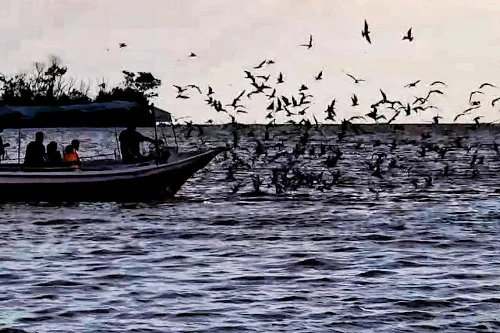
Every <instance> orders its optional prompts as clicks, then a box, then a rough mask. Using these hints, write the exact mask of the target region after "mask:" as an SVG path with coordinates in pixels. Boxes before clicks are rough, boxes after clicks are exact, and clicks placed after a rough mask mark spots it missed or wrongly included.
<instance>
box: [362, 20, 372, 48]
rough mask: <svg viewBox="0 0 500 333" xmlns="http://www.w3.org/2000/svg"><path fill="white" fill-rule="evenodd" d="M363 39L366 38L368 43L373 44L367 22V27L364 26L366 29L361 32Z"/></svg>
mask: <svg viewBox="0 0 500 333" xmlns="http://www.w3.org/2000/svg"><path fill="white" fill-rule="evenodd" d="M361 37H364V38H365V39H366V40H367V41H368V43H370V44H371V43H372V41H371V39H370V31H369V30H368V22H366V20H365V25H364V29H363V30H362V31H361Z"/></svg>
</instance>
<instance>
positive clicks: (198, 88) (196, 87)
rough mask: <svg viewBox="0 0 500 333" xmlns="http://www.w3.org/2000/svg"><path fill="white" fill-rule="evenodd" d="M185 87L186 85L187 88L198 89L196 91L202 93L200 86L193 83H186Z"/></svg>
mask: <svg viewBox="0 0 500 333" xmlns="http://www.w3.org/2000/svg"><path fill="white" fill-rule="evenodd" d="M186 87H187V88H193V89H196V90H198V92H199V93H200V94H203V93H202V92H201V89H200V87H198V86H197V85H195V84H190V85H187V86H186Z"/></svg>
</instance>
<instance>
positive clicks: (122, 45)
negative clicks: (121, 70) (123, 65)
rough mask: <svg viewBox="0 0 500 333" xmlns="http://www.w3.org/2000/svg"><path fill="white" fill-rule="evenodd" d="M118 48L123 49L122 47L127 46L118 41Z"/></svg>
mask: <svg viewBox="0 0 500 333" xmlns="http://www.w3.org/2000/svg"><path fill="white" fill-rule="evenodd" d="M118 45H119V46H120V49H123V48H124V47H127V46H128V45H127V44H126V43H119V44H118Z"/></svg>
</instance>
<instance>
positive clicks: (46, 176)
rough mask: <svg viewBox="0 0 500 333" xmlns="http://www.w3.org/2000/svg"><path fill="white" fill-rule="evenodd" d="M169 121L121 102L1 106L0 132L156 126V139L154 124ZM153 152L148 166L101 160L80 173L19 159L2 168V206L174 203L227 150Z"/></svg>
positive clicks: (152, 109)
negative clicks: (33, 165) (172, 199)
mask: <svg viewBox="0 0 500 333" xmlns="http://www.w3.org/2000/svg"><path fill="white" fill-rule="evenodd" d="M171 119H172V118H171V115H170V113H168V112H167V111H164V110H161V109H158V108H156V107H154V106H153V105H147V106H144V105H140V104H137V103H134V102H125V101H113V102H106V103H89V104H80V105H71V106H57V107H52V106H44V107H39V106H28V107H23V106H5V105H4V106H0V126H1V127H3V128H16V129H18V130H19V133H20V132H21V129H24V128H49V127H94V128H99V127H115V128H116V127H125V126H126V124H128V123H130V121H131V120H133V121H134V123H135V124H137V125H138V126H148V125H149V126H154V127H155V134H156V133H157V131H156V130H157V128H156V126H157V124H158V123H163V124H165V123H168V122H170V123H171ZM155 136H156V135H155ZM174 137H175V136H174ZM18 144H19V145H20V139H19V141H18ZM155 146H156V147H155V148H157V150H155V156H157V158H155V159H154V160H152V161H149V162H143V163H138V164H124V163H122V162H121V161H120V160H119V159H117V158H114V159H101V160H95V161H83V162H82V166H81V168H80V169H72V168H69V167H57V168H50V167H41V168H27V167H24V166H23V164H22V163H21V161H20V155H18V161H17V163H0V201H2V202H33V201H36V202H39V201H43V202H45V201H48V202H53V201H57V202H80V201H90V202H95V201H143V200H152V199H159V198H166V197H173V196H175V194H176V193H177V192H178V191H179V189H180V188H181V187H182V185H184V183H185V182H186V181H187V180H188V179H189V178H191V177H192V176H193V175H194V174H195V173H196V172H197V171H199V170H200V169H202V168H204V167H205V166H207V165H208V164H209V163H210V162H211V161H212V159H213V158H214V157H216V156H217V155H218V154H220V153H221V152H223V151H225V150H226V148H225V147H215V148H212V149H206V150H198V151H194V152H184V153H180V152H179V151H178V146H176V147H175V148H174V147H166V146H164V147H159V145H155ZM167 151H168V153H167V154H165V153H166V152H167ZM19 153H20V149H19V152H18V154H19ZM162 156H168V158H167V159H165V158H163V157H162Z"/></svg>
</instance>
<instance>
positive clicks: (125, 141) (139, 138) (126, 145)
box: [119, 125, 155, 163]
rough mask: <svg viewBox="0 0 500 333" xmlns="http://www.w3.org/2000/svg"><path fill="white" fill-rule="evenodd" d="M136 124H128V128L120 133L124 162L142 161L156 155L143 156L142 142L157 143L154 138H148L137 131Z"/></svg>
mask: <svg viewBox="0 0 500 333" xmlns="http://www.w3.org/2000/svg"><path fill="white" fill-rule="evenodd" d="M136 129H137V128H136V127H135V126H134V125H129V126H127V129H125V130H123V131H121V133H120V137H119V140H120V151H121V153H122V161H123V163H140V162H145V161H149V160H151V159H153V158H154V157H149V156H143V155H142V154H141V150H140V144H141V142H144V141H147V142H151V143H155V140H154V139H151V138H148V137H147V136H144V135H142V134H141V133H139V132H137V131H136Z"/></svg>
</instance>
